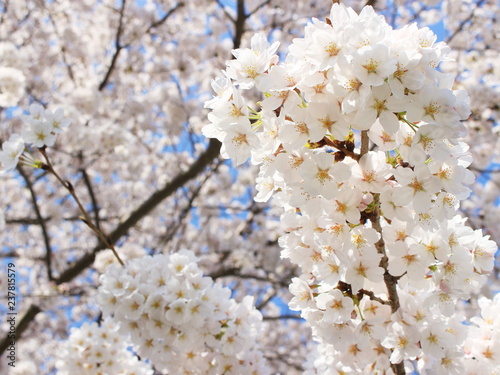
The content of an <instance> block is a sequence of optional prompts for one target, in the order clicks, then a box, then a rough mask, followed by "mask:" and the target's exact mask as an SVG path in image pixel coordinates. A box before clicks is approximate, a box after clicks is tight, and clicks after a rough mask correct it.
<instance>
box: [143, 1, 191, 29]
mask: <svg viewBox="0 0 500 375" xmlns="http://www.w3.org/2000/svg"><path fill="white" fill-rule="evenodd" d="M183 6H184V3H183V2H182V1H181V2H179V3H177V4H176V5H175V6H174V7H173V8H171V9H170V10H169V11H168V12H167V13H165V15H164V16H163V17H162V18H160V19H159V20H158V21H155V22H153V23H152V24H151V25H150V26H149V27H148V29H147V30H146V33H149V32H150V31H151V30H152V29H154V28H157V27H158V26H161V25H162V24H164V23H165V21H166V20H167V19H168V18H169V17H170V16H171V15H172V14H174V13H175V11H176V10H178V9H180V8H182V7H183Z"/></svg>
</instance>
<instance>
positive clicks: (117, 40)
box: [99, 0, 127, 91]
mask: <svg viewBox="0 0 500 375" xmlns="http://www.w3.org/2000/svg"><path fill="white" fill-rule="evenodd" d="M126 2H127V0H122V6H121V9H120V19H119V20H118V28H117V29H116V36H115V48H116V49H115V53H114V54H113V57H112V58H111V63H110V64H109V67H108V71H107V72H106V75H105V76H104V78H103V80H102V81H101V83H100V84H99V91H102V90H104V88H105V87H106V85H107V84H108V81H109V78H110V77H111V73H113V70H114V69H115V66H116V61H117V60H118V55H119V54H120V51H121V50H122V48H124V47H125V46H123V45H122V44H121V41H120V39H121V35H122V31H123V15H124V13H125V4H126Z"/></svg>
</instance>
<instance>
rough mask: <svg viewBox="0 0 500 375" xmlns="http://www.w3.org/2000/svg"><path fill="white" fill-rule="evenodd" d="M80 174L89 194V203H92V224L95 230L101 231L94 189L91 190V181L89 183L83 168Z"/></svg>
mask: <svg viewBox="0 0 500 375" xmlns="http://www.w3.org/2000/svg"><path fill="white" fill-rule="evenodd" d="M80 172H82V177H83V182H84V183H85V186H86V187H87V191H88V192H89V196H90V201H91V202H92V212H93V213H94V224H95V226H96V227H97V229H99V230H101V219H100V217H99V205H98V203H97V198H96V196H95V194H94V189H93V188H92V181H90V178H89V175H88V174H87V171H86V169H85V168H81V169H80Z"/></svg>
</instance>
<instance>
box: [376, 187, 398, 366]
mask: <svg viewBox="0 0 500 375" xmlns="http://www.w3.org/2000/svg"><path fill="white" fill-rule="evenodd" d="M373 198H374V203H375V209H374V210H373V212H372V213H371V217H370V221H371V223H372V227H373V229H375V230H376V231H377V232H378V233H379V234H380V240H378V241H377V242H376V243H375V247H376V248H377V252H378V253H379V254H381V255H382V259H381V260H380V264H379V266H380V267H381V268H383V269H384V271H385V272H384V283H385V286H386V288H387V293H388V295H389V303H390V305H391V312H392V313H395V312H396V311H397V310H398V309H399V307H400V305H399V296H398V290H397V285H398V281H397V280H398V279H397V278H396V277H394V276H392V275H391V274H390V273H389V271H388V268H389V258H388V257H387V253H386V251H385V242H384V238H383V236H382V226H381V225H380V210H379V194H374V197H373ZM391 367H392V370H393V371H394V373H395V374H396V375H405V374H406V372H405V366H404V362H403V361H401V362H400V363H392V364H391Z"/></svg>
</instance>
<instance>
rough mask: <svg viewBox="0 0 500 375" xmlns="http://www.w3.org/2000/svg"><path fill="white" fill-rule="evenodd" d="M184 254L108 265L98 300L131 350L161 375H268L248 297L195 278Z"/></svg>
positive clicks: (199, 274)
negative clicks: (237, 296) (234, 296)
mask: <svg viewBox="0 0 500 375" xmlns="http://www.w3.org/2000/svg"><path fill="white" fill-rule="evenodd" d="M196 262H197V259H196V257H195V256H194V254H193V253H192V252H190V251H185V250H184V251H180V252H178V253H175V254H172V255H170V256H169V255H156V256H153V257H151V256H147V257H142V258H139V259H134V260H132V261H130V262H129V263H128V264H127V266H126V268H125V269H123V268H120V267H118V266H116V265H112V266H110V267H109V268H108V269H107V271H106V273H104V274H103V275H102V276H101V278H100V281H101V286H100V287H99V294H98V300H99V302H100V305H101V309H102V310H103V312H104V314H105V315H113V319H114V320H116V321H118V322H119V323H120V329H121V330H123V332H124V333H129V334H130V337H131V341H132V343H133V346H134V349H135V350H136V351H137V353H138V354H139V355H140V356H141V358H147V359H149V360H150V361H151V363H153V364H154V366H155V368H156V369H158V370H160V371H163V372H164V373H168V374H235V375H236V374H268V373H269V370H268V369H267V367H266V365H265V360H264V358H263V356H262V353H261V352H260V351H259V350H258V345H257V342H256V338H257V335H258V333H259V331H260V327H261V324H260V323H261V320H262V315H261V314H260V312H259V311H258V310H256V309H255V308H254V307H253V298H252V297H250V296H246V297H244V298H243V300H242V301H241V302H240V303H237V302H236V301H235V300H234V299H232V298H231V290H230V289H229V288H226V287H222V286H221V285H219V284H216V283H214V282H213V280H212V279H211V278H210V277H206V276H203V273H202V271H201V270H200V269H199V268H198V266H197V263H196Z"/></svg>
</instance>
